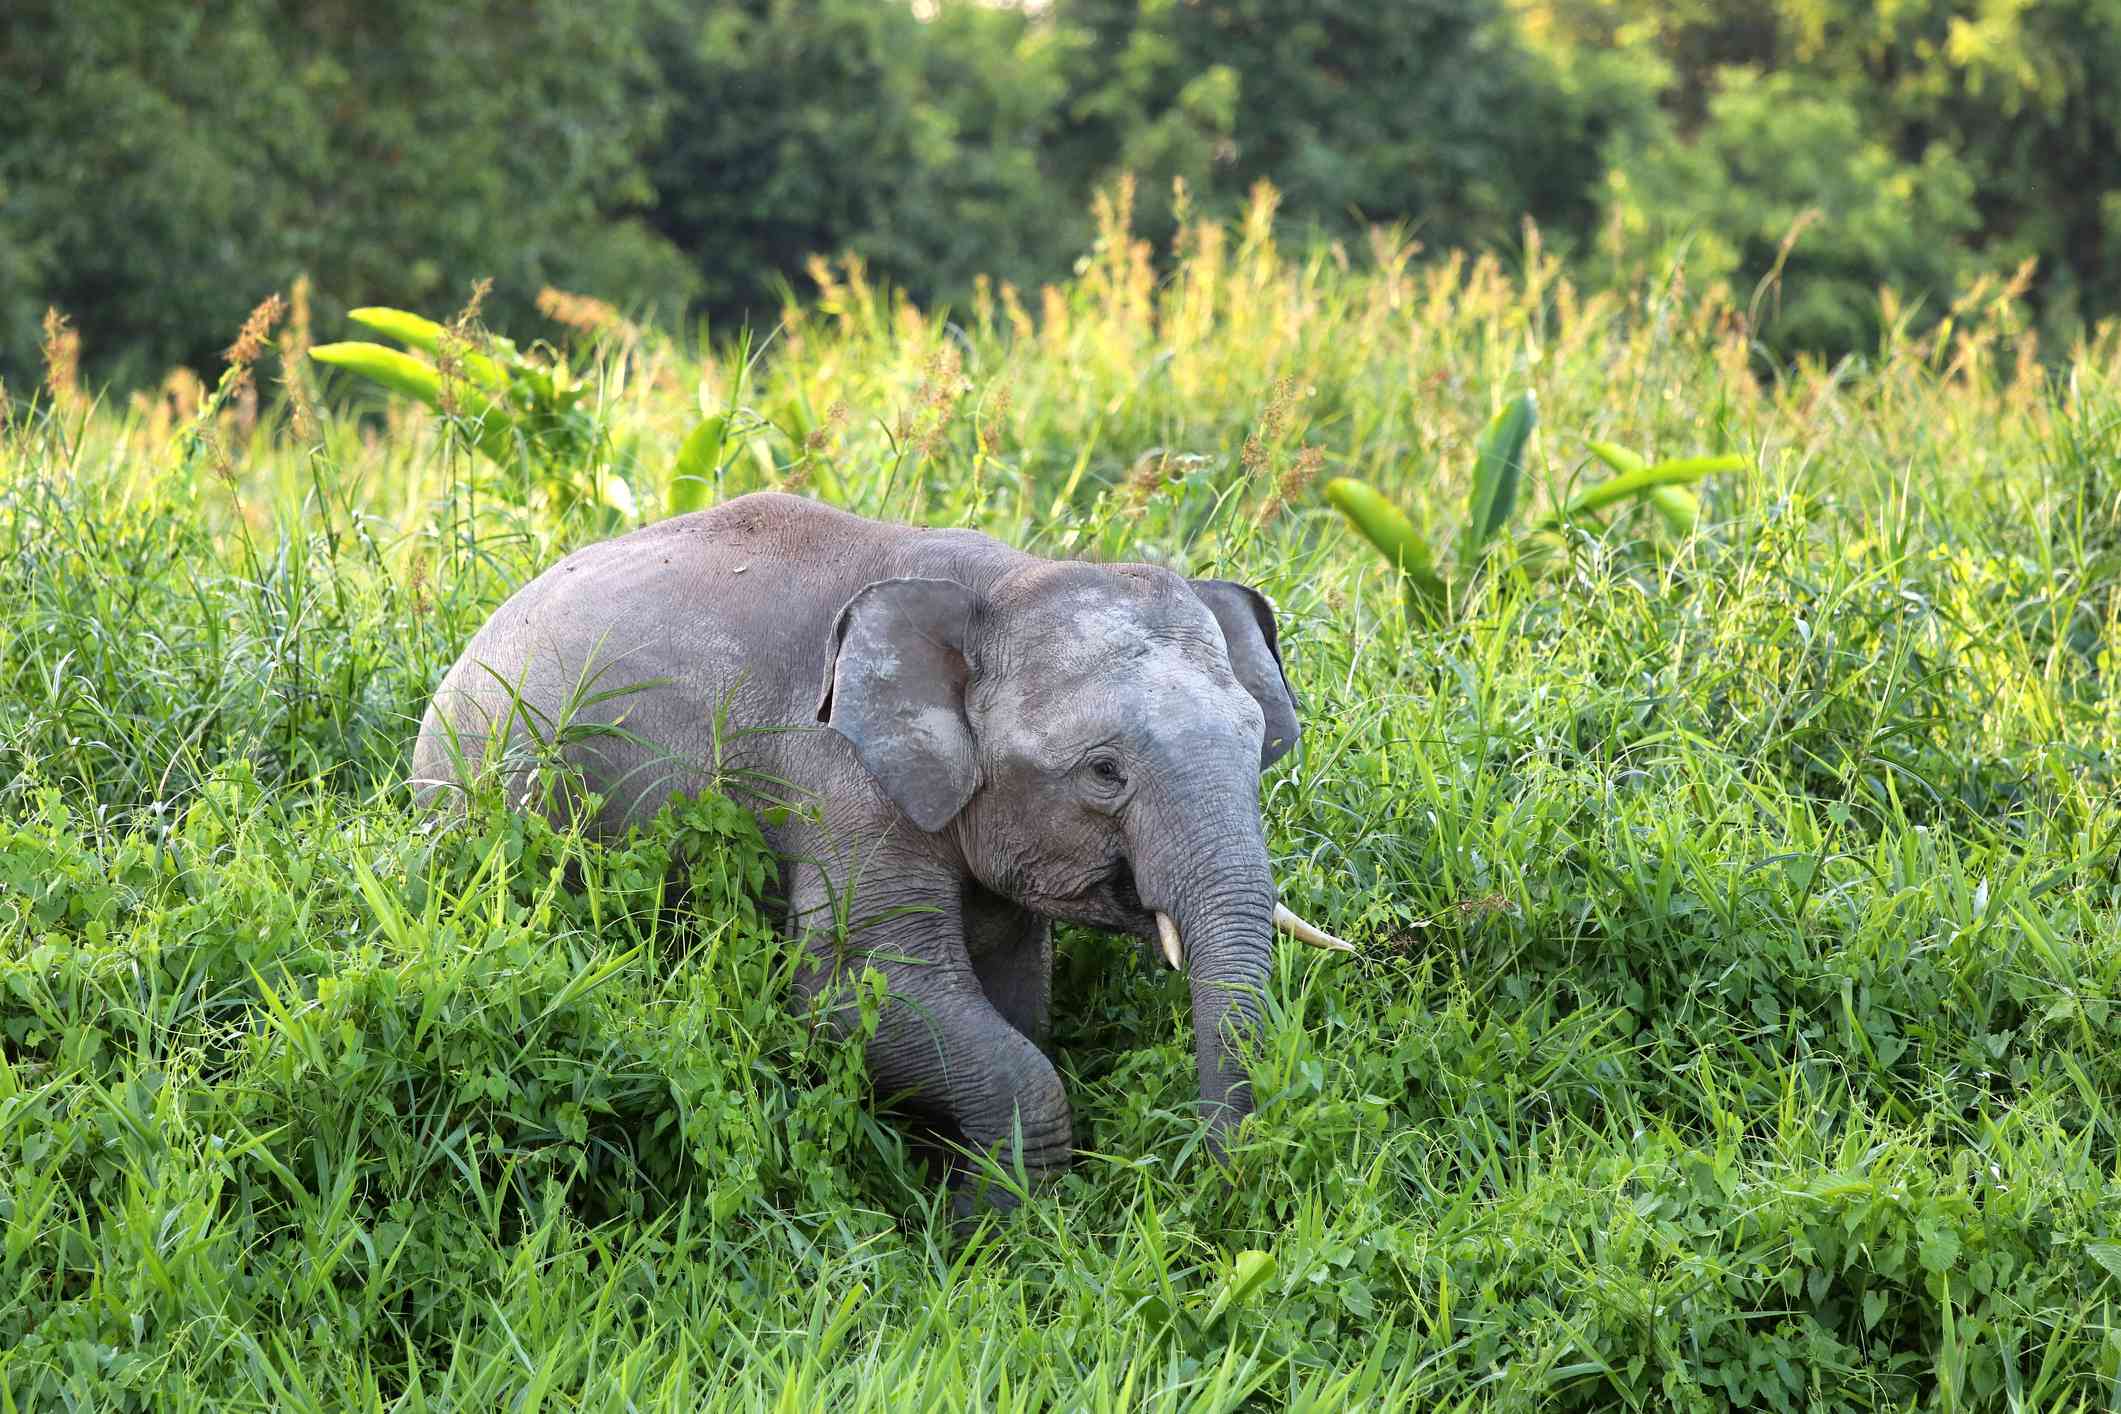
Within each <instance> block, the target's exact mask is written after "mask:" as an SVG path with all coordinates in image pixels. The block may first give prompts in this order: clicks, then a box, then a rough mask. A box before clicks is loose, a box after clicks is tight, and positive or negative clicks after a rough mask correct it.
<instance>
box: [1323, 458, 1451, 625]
mask: <svg viewBox="0 0 2121 1414" xmlns="http://www.w3.org/2000/svg"><path fill="white" fill-rule="evenodd" d="M1326 500H1327V501H1329V502H1331V503H1332V505H1333V508H1334V509H1335V510H1337V511H1339V512H1340V513H1341V514H1342V515H1344V516H1346V517H1347V518H1348V519H1349V521H1351V522H1352V523H1353V524H1354V526H1355V528H1356V529H1357V530H1358V531H1360V532H1362V535H1363V538H1364V539H1366V540H1368V541H1369V542H1370V543H1371V544H1372V545H1375V546H1376V547H1377V549H1378V552H1379V553H1380V554H1382V555H1383V556H1384V557H1385V559H1386V560H1387V561H1388V562H1390V563H1391V565H1392V566H1393V568H1395V569H1397V570H1399V571H1400V573H1401V574H1403V575H1405V576H1406V585H1407V597H1408V598H1409V599H1410V600H1413V601H1415V602H1416V603H1417V605H1425V606H1427V607H1440V606H1441V605H1442V604H1443V603H1444V602H1445V601H1446V600H1447V599H1448V598H1449V597H1450V593H1449V590H1448V589H1447V588H1446V587H1445V585H1444V582H1443V580H1442V578H1440V577H1439V576H1438V575H1437V573H1436V562H1435V558H1434V557H1433V556H1431V555H1430V553H1429V545H1428V542H1427V541H1425V540H1423V539H1422V538H1421V532H1420V531H1419V530H1416V529H1415V528H1414V522H1412V521H1410V520H1408V519H1407V517H1406V513H1405V512H1403V511H1401V510H1400V509H1399V507H1397V506H1395V505H1393V504H1392V503H1391V502H1390V501H1388V500H1386V499H1385V498H1384V497H1383V496H1381V495H1379V494H1378V492H1377V489H1376V488H1375V487H1373V486H1371V485H1370V484H1369V483H1368V482H1367V481H1359V480H1357V479H1356V478H1355V477H1352V476H1336V477H1334V478H1333V479H1332V480H1331V481H1328V482H1327V483H1326Z"/></svg>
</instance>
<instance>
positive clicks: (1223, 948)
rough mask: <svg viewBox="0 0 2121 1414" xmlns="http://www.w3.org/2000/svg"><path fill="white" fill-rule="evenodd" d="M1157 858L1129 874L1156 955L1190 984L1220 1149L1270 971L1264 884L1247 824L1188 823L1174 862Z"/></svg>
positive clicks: (1235, 1117) (1269, 902)
mask: <svg viewBox="0 0 2121 1414" xmlns="http://www.w3.org/2000/svg"><path fill="white" fill-rule="evenodd" d="M1197 818H1198V817H1196V820H1197ZM1180 837H1182V838H1183V837H1184V836H1180ZM1167 838H1168V837H1167ZM1159 853H1161V851H1157V850H1153V849H1152V850H1146V851H1143V852H1142V853H1141V854H1140V855H1138V857H1137V860H1136V863H1135V873H1136V876H1137V879H1138V881H1139V884H1140V887H1141V891H1142V899H1143V901H1144V902H1145V903H1147V904H1149V906H1150V907H1151V908H1152V909H1154V910H1155V911H1156V912H1157V914H1158V915H1159V916H1158V919H1157V932H1158V934H1159V942H1160V944H1161V945H1162V948H1163V950H1164V953H1165V956H1166V957H1167V958H1168V957H1170V956H1171V954H1172V953H1173V952H1176V953H1177V954H1178V961H1182V963H1183V966H1184V968H1185V971H1186V973H1187V976H1188V977H1189V978H1190V979H1191V981H1192V984H1193V1053H1194V1059H1195V1062H1196V1064H1197V1065H1198V1067H1199V1072H1200V1098H1201V1105H1202V1108H1203V1109H1204V1110H1205V1111H1206V1113H1207V1115H1208V1118H1209V1121H1210V1123H1211V1125H1212V1126H1213V1129H1212V1133H1211V1136H1210V1137H1211V1138H1212V1139H1213V1140H1214V1141H1216V1145H1217V1147H1218V1148H1220V1147H1221V1142H1220V1141H1221V1140H1222V1138H1223V1137H1224V1136H1225V1135H1226V1134H1227V1133H1228V1132H1229V1131H1230V1130H1231V1129H1232V1128H1234V1127H1235V1126H1236V1124H1237V1123H1238V1121H1240V1120H1242V1119H1243V1118H1244V1117H1245V1116H1246V1115H1248V1114H1250V1113H1251V1112H1252V1087H1251V1080H1250V1077H1249V1076H1248V1075H1247V1074H1246V1071H1245V1067H1244V1063H1243V1060H1242V1056H1243V1052H1244V1049H1245V1048H1246V1047H1247V1046H1248V1045H1249V1044H1250V1043H1251V1042H1252V1041H1253V1039H1254V1038H1256V1037H1257V1035H1258V1033H1259V1023H1260V1007H1261V1002H1262V999H1263V998H1264V996H1265V991H1266V986H1267V979H1268V973H1269V971H1270V970H1271V968H1272V965H1273V956H1274V907H1275V902H1276V900H1275V893H1274V880H1273V877H1272V875H1271V874H1270V873H1269V871H1268V867H1267V849H1266V842H1265V840H1264V839H1263V838H1262V836H1261V832H1260V827H1259V822H1258V819H1257V817H1256V816H1255V817H1254V818H1252V819H1250V820H1239V821H1234V822H1227V824H1226V827H1225V828H1223V829H1221V830H1217V831H1214V832H1212V833H1207V834H1205V835H1203V833H1202V832H1201V831H1200V830H1199V828H1198V825H1197V824H1195V825H1194V827H1193V829H1192V831H1191V837H1190V838H1187V848H1186V849H1185V850H1184V851H1183V853H1182V855H1180V856H1179V857H1177V858H1171V857H1169V855H1168V854H1166V855H1165V857H1164V858H1162V859H1161V860H1159V859H1158V858H1157V855H1158V854H1159Z"/></svg>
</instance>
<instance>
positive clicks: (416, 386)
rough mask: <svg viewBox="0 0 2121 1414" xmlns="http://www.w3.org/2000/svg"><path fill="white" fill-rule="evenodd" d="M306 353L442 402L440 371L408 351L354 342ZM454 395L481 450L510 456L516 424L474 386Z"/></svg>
mask: <svg viewBox="0 0 2121 1414" xmlns="http://www.w3.org/2000/svg"><path fill="white" fill-rule="evenodd" d="M309 356H310V357H311V358H313V359H315V360H316V361H317V362H318V363H321V364H324V365H326V366H327V367H330V368H343V369H345V370H346V371H347V372H349V373H358V374H359V375H361V376H362V377H363V378H366V379H368V380H369V381H370V382H371V383H379V384H381V385H382V386H383V387H385V388H388V389H390V390H391V391H392V392H394V393H403V394H404V395H405V396H407V397H409V398H417V399H418V400H419V401H421V402H423V403H425V404H427V406H429V407H431V408H434V409H436V410H437V411H439V410H440V409H441V407H442V375H441V374H440V373H438V372H436V371H435V367H434V365H433V364H431V363H427V362H425V361H423V360H421V359H417V358H414V357H413V356H412V355H411V354H409V353H404V352H402V351H400V350H398V349H387V348H384V347H383V346H382V345H381V344H368V343H358V342H354V343H340V344H319V345H317V346H316V347H315V348H313V349H311V350H310V351H309ZM456 394H457V396H456V399H455V401H456V404H457V411H458V414H459V415H460V416H461V417H462V418H463V419H464V420H465V421H466V422H467V423H469V424H470V425H471V426H472V428H473V430H474V433H475V440H476V442H477V444H478V448H479V450H480V451H482V452H484V453H486V455H487V456H489V457H491V458H493V460H495V461H497V462H500V463H502V464H504V465H505V464H507V463H508V462H509V461H511V460H513V458H514V453H515V437H514V433H515V424H514V422H513V421H512V420H511V419H510V418H509V416H508V414H507V413H506V412H504V411H502V410H501V409H500V408H498V407H496V406H495V405H494V404H492V403H490V402H488V401H487V400H486V399H485V398H484V397H482V396H480V395H479V393H478V392H477V391H476V390H474V389H471V388H460V389H457V390H456Z"/></svg>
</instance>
